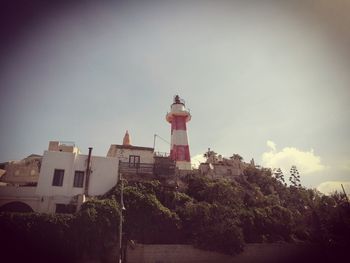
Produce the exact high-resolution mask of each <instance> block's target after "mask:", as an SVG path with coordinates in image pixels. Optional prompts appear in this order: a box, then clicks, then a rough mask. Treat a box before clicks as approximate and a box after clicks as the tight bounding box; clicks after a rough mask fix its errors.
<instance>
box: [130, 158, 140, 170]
mask: <svg viewBox="0 0 350 263" xmlns="http://www.w3.org/2000/svg"><path fill="white" fill-rule="evenodd" d="M139 166H140V156H138V155H130V156H129V167H139Z"/></svg>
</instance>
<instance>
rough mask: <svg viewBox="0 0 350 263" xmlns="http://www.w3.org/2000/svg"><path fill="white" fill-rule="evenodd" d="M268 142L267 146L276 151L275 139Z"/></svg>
mask: <svg viewBox="0 0 350 263" xmlns="http://www.w3.org/2000/svg"><path fill="white" fill-rule="evenodd" d="M266 144H267V146H268V147H269V148H271V150H273V151H276V143H274V142H273V141H270V140H268V141H267V142H266Z"/></svg>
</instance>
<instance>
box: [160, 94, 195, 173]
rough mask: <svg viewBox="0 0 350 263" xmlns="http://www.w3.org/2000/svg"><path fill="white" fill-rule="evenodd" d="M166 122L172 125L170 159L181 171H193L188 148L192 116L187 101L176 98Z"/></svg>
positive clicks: (177, 96)
mask: <svg viewBox="0 0 350 263" xmlns="http://www.w3.org/2000/svg"><path fill="white" fill-rule="evenodd" d="M166 120H167V121H168V122H169V123H171V146H170V158H171V159H172V160H174V161H175V162H176V167H178V168H179V169H180V170H191V158H190V149H189V146H188V137H187V128H186V123H187V122H188V121H190V120H191V114H190V112H189V110H187V109H186V107H185V101H184V100H182V99H180V97H179V95H176V96H175V97H174V102H173V104H171V107H170V112H169V113H167V115H166Z"/></svg>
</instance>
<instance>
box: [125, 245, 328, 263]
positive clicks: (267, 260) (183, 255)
mask: <svg viewBox="0 0 350 263" xmlns="http://www.w3.org/2000/svg"><path fill="white" fill-rule="evenodd" d="M325 257H326V255H322V251H321V250H320V249H319V248H317V247H315V246H312V245H306V244H287V243H281V244H279V243H278V244H275V243H274V244H247V245H246V246H245V249H244V251H243V252H242V253H240V254H238V255H237V256H230V255H225V254H221V253H217V252H211V251H205V250H200V249H197V248H194V247H193V246H191V245H141V244H137V245H136V246H134V248H131V247H129V248H128V251H127V262H128V263H165V262H166V263H178V262H181V263H218V262H220V263H226V262H227V263H229V262H230V263H233V262H236V263H251V262H256V263H271V262H298V261H299V262H305V261H304V260H308V261H309V262H320V261H319V259H320V258H321V259H322V258H325ZM317 260H318V261H317ZM322 262H323V261H322ZM330 262H331V261H330Z"/></svg>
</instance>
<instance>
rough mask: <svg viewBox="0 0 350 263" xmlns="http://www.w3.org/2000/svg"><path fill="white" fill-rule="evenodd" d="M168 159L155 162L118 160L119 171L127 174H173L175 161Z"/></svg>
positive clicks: (161, 175)
mask: <svg viewBox="0 0 350 263" xmlns="http://www.w3.org/2000/svg"><path fill="white" fill-rule="evenodd" d="M166 159H168V158H166ZM168 160H169V161H167V162H156V163H154V164H153V163H136V164H134V163H128V162H120V163H119V172H121V173H122V174H129V175H154V176H159V177H164V176H171V175H174V174H175V163H174V162H172V161H171V160H170V159H168Z"/></svg>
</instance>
